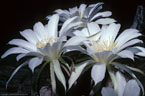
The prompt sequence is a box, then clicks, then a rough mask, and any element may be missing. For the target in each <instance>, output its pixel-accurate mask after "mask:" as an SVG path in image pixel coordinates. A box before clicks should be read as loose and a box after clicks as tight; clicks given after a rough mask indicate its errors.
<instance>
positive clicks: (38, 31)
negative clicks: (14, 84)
mask: <svg viewBox="0 0 145 96" xmlns="http://www.w3.org/2000/svg"><path fill="white" fill-rule="evenodd" d="M58 22H59V15H57V14H55V15H53V16H51V18H50V20H49V22H48V24H47V25H45V26H44V25H43V24H42V23H40V22H38V23H36V24H35V25H34V28H33V30H34V31H32V30H31V29H27V30H24V31H23V32H20V34H21V35H22V36H23V37H24V38H25V39H26V40H23V39H13V40H11V41H10V42H9V44H10V45H15V46H16V47H13V48H11V49H9V50H8V51H6V52H5V53H4V54H3V55H2V57H1V58H5V57H7V56H8V55H10V54H19V55H18V56H17V60H19V59H21V58H23V57H25V56H33V58H30V59H29V60H28V61H27V63H28V66H29V68H30V69H31V70H32V72H33V71H34V69H35V68H36V67H37V66H39V65H40V64H41V63H42V62H43V61H45V62H46V63H50V74H51V76H50V77H51V81H52V82H51V83H52V89H53V92H55V90H56V84H55V83H56V81H55V75H56V77H57V78H58V80H59V81H60V82H61V83H62V84H63V86H64V88H65V90H66V81H65V77H64V75H63V73H62V70H61V67H60V66H61V65H60V62H59V57H60V56H61V54H62V52H63V48H64V47H63V41H64V40H66V38H65V36H60V34H58ZM66 23H67V21H66ZM66 27H67V25H63V26H62V28H61V29H60V31H61V32H63V31H67V30H66V29H65V28H66ZM23 65H26V63H23V64H22V65H20V66H19V67H17V69H16V70H15V71H14V72H13V74H12V75H11V77H10V79H9V80H8V82H9V81H10V80H11V79H12V77H13V75H14V74H15V73H16V72H17V71H18V70H19V69H20V67H22V66H23ZM7 84H8V83H7Z"/></svg>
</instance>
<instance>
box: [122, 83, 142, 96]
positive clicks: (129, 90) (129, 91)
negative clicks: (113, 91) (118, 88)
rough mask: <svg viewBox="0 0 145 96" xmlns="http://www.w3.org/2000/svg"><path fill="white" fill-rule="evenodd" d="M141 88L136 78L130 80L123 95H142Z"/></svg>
mask: <svg viewBox="0 0 145 96" xmlns="http://www.w3.org/2000/svg"><path fill="white" fill-rule="evenodd" d="M139 93H140V88H139V86H138V84H137V82H136V81H135V80H129V81H128V82H127V84H126V86H125V90H124V94H123V96H140V95H139Z"/></svg>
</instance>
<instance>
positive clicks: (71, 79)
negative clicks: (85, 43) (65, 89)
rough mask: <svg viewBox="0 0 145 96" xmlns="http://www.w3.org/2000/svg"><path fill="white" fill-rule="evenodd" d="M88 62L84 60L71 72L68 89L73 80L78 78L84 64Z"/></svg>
mask: <svg viewBox="0 0 145 96" xmlns="http://www.w3.org/2000/svg"><path fill="white" fill-rule="evenodd" d="M87 64H88V62H84V63H83V64H81V65H79V66H76V67H75V70H74V71H73V72H72V74H71V76H70V78H69V81H68V83H69V89H70V88H71V87H72V85H73V84H74V82H75V81H76V80H77V79H78V78H79V76H80V75H81V73H82V71H83V69H84V68H85V66H86V65H87Z"/></svg>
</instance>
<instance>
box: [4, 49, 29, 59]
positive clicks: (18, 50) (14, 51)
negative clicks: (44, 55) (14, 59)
mask: <svg viewBox="0 0 145 96" xmlns="http://www.w3.org/2000/svg"><path fill="white" fill-rule="evenodd" d="M28 52H29V51H28V50H25V49H23V48H20V47H14V48H11V49H9V50H7V51H6V52H5V53H4V54H3V55H2V56H1V58H5V57H7V56H8V55H11V54H19V53H28Z"/></svg>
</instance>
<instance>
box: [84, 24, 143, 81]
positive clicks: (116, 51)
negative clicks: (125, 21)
mask: <svg viewBox="0 0 145 96" xmlns="http://www.w3.org/2000/svg"><path fill="white" fill-rule="evenodd" d="M119 29H120V24H115V23H112V24H110V25H109V26H106V27H104V28H103V29H102V30H101V32H100V38H99V39H98V40H97V41H85V45H86V47H87V52H88V55H90V56H91V57H92V58H93V60H94V61H95V62H96V64H94V65H93V68H92V71H91V77H92V79H93V80H94V82H95V84H97V83H98V82H100V81H102V80H103V79H104V77H105V73H106V67H107V69H108V71H109V72H110V73H111V74H112V72H111V69H110V67H111V66H110V65H111V64H112V63H113V61H114V60H115V59H117V58H129V59H132V60H134V55H139V56H145V54H144V52H145V49H144V48H142V47H139V46H133V45H135V44H137V43H141V42H142V41H141V40H139V39H136V38H137V37H139V36H141V33H139V31H138V30H136V29H126V30H124V31H123V32H122V33H121V34H120V35H118V32H119ZM94 31H95V30H94ZM143 54H144V55H143ZM114 65H115V64H114Z"/></svg>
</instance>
